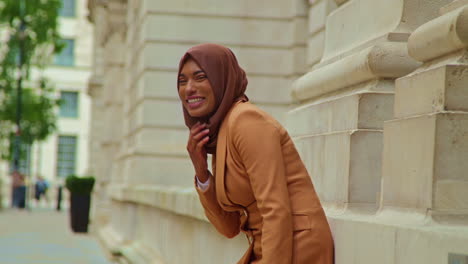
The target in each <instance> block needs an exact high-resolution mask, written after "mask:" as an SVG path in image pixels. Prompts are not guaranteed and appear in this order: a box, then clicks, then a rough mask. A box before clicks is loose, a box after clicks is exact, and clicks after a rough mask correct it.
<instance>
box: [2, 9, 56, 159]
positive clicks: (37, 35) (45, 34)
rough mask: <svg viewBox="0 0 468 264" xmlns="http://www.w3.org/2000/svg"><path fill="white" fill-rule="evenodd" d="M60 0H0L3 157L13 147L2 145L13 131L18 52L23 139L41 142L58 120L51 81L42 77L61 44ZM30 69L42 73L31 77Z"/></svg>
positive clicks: (29, 141)
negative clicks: (21, 77) (21, 80)
mask: <svg viewBox="0 0 468 264" xmlns="http://www.w3.org/2000/svg"><path fill="white" fill-rule="evenodd" d="M61 4H62V3H61V0H0V154H1V155H2V157H11V153H10V152H11V151H10V149H11V148H10V147H6V146H7V145H8V143H9V142H8V141H9V139H10V138H11V135H12V134H13V133H14V129H15V120H16V111H17V93H16V91H17V88H18V87H17V86H18V82H17V77H18V74H19V71H20V70H19V65H20V59H19V58H20V56H19V54H20V50H23V56H22V60H21V62H22V63H21V65H22V67H21V73H22V76H23V84H27V87H26V88H23V92H22V97H21V98H22V104H21V106H22V120H21V123H20V126H21V141H22V142H26V143H33V142H34V141H41V140H44V139H46V137H47V136H48V135H49V134H51V133H52V132H53V131H54V130H55V128H56V126H55V123H56V120H57V118H56V113H55V111H54V110H55V108H56V106H57V104H58V101H57V100H56V99H54V96H53V94H54V87H53V85H51V83H50V82H49V81H47V79H46V78H44V77H43V70H44V69H45V67H46V66H47V65H49V64H50V63H51V62H52V58H53V55H54V54H55V53H58V52H60V51H61V49H63V47H64V42H63V41H62V40H61V38H60V34H59V30H58V16H59V10H60V7H61ZM21 14H22V15H21ZM21 21H24V23H23V24H22V23H21ZM21 25H23V26H21ZM21 28H22V30H21ZM21 32H23V33H21ZM21 47H22V48H21ZM33 69H34V70H37V71H38V72H39V75H40V76H39V77H35V78H34V79H32V78H31V75H32V74H31V71H32V70H33ZM34 75H36V74H34ZM2 143H3V144H2ZM2 146H3V147H2Z"/></svg>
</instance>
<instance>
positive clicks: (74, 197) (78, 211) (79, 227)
mask: <svg viewBox="0 0 468 264" xmlns="http://www.w3.org/2000/svg"><path fill="white" fill-rule="evenodd" d="M90 205H91V195H83V194H74V193H71V197H70V223H71V228H72V230H73V232H76V233H87V232H88V224H89V208H90Z"/></svg>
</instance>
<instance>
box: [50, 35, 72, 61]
mask: <svg viewBox="0 0 468 264" xmlns="http://www.w3.org/2000/svg"><path fill="white" fill-rule="evenodd" d="M63 41H64V42H65V47H64V48H63V50H62V51H61V52H60V53H59V54H57V55H55V61H54V63H55V64H56V65H60V66H73V65H75V40H74V39H64V40H63Z"/></svg>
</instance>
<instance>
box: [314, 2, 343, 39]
mask: <svg viewBox="0 0 468 264" xmlns="http://www.w3.org/2000/svg"><path fill="white" fill-rule="evenodd" d="M336 8H337V4H336V3H335V2H334V1H333V0H321V1H318V2H317V3H316V4H315V5H313V6H311V7H310V9H309V30H308V32H309V34H314V33H316V32H318V31H322V30H324V29H325V22H326V20H327V16H328V15H329V14H330V13H331V11H333V10H335V9H336Z"/></svg>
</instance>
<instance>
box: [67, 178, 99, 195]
mask: <svg viewBox="0 0 468 264" xmlns="http://www.w3.org/2000/svg"><path fill="white" fill-rule="evenodd" d="M94 182H95V179H94V177H93V176H88V177H78V176H75V175H70V176H68V177H67V178H66V180H65V187H66V188H67V189H68V190H69V191H70V192H71V193H72V194H80V195H90V194H91V192H92V191H93V187H94Z"/></svg>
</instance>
